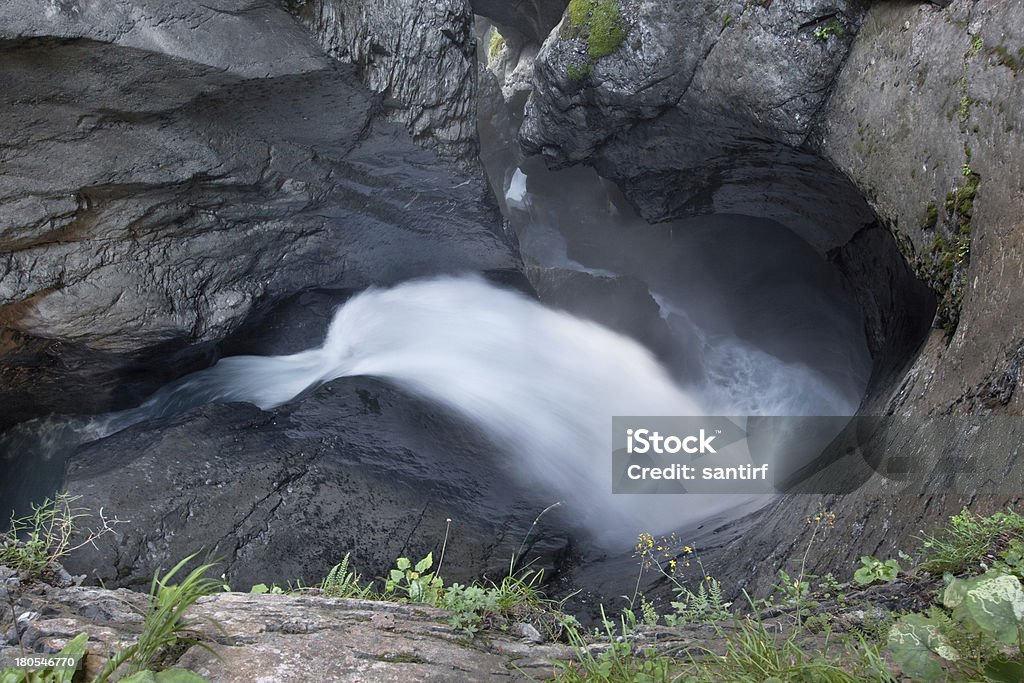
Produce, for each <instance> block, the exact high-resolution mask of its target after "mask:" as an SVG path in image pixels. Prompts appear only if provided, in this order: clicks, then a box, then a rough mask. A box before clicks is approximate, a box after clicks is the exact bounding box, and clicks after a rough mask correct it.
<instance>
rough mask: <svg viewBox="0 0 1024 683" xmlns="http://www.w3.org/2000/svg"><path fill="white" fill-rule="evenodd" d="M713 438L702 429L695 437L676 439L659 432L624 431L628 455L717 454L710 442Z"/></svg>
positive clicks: (646, 430) (645, 430) (642, 430)
mask: <svg viewBox="0 0 1024 683" xmlns="http://www.w3.org/2000/svg"><path fill="white" fill-rule="evenodd" d="M714 440H715V437H714V436H708V435H707V433H706V432H705V431H704V430H703V429H702V430H700V432H699V433H698V434H697V435H690V436H684V437H678V436H675V435H674V434H670V435H669V436H662V435H661V434H660V433H659V432H656V431H651V430H649V429H627V430H626V452H627V453H629V454H630V455H632V454H635V453H639V454H644V453H657V454H659V455H663V454H666V453H669V454H675V453H689V454H691V455H693V454H696V453H700V454H702V455H703V454H707V453H717V452H718V451H716V450H715V448H714V446H712V445H711V442H712V441H714Z"/></svg>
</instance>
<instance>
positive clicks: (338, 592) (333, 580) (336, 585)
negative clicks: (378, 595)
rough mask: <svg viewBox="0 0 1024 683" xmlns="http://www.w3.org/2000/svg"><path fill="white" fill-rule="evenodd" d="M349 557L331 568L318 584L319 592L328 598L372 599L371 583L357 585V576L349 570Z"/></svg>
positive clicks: (346, 555) (347, 554)
mask: <svg viewBox="0 0 1024 683" xmlns="http://www.w3.org/2000/svg"><path fill="white" fill-rule="evenodd" d="M349 555H350V553H345V557H344V558H343V559H342V560H341V562H339V563H338V564H336V565H334V566H333V567H332V568H331V571H329V572H328V573H327V576H326V577H325V578H324V580H323V581H321V582H320V590H321V592H323V594H324V595H326V596H327V597H329V598H359V599H361V600H366V599H369V598H371V597H373V583H372V582H371V583H369V584H367V585H365V586H361V585H359V581H360V577H359V575H358V574H357V573H356V572H355V571H353V570H351V569H349Z"/></svg>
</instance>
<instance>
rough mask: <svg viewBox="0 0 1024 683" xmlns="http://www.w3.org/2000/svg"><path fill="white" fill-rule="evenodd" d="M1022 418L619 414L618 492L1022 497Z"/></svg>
mask: <svg viewBox="0 0 1024 683" xmlns="http://www.w3.org/2000/svg"><path fill="white" fill-rule="evenodd" d="M1021 455H1024V418H1022V417H1021V416H1006V415H1003V416H934V415H933V416H922V417H908V416H884V417H872V416H859V415H858V416H856V417H721V416H711V417H708V416H701V417H693V416H619V417H614V418H612V491H613V493H627V494H636V493H676V494H678V493H740V494H762V493H774V492H779V493H783V492H785V493H849V492H851V491H854V490H858V489H867V490H869V491H871V492H877V493H886V494H912V495H923V494H934V493H957V494H1014V495H1019V494H1020V492H1021V491H1024V458H1022V457H1020V456H1021Z"/></svg>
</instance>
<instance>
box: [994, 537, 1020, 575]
mask: <svg viewBox="0 0 1024 683" xmlns="http://www.w3.org/2000/svg"><path fill="white" fill-rule="evenodd" d="M992 568H993V569H995V570H997V571H1001V572H1004V573H1006V574H1013V575H1014V576H1017V577H1020V578H1024V540H1022V539H1019V538H1012V539H1010V544H1009V546H1008V547H1007V548H1005V549H1003V550H1001V551H1000V552H999V559H998V560H996V561H995V563H994V564H993V565H992Z"/></svg>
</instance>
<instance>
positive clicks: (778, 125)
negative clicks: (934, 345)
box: [520, 1, 934, 384]
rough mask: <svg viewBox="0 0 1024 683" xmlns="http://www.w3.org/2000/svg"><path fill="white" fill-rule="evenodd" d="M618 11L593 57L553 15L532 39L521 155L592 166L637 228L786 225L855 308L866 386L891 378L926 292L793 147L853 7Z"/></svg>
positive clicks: (824, 174)
mask: <svg viewBox="0 0 1024 683" xmlns="http://www.w3.org/2000/svg"><path fill="white" fill-rule="evenodd" d="M765 5H767V6H765ZM621 7H622V14H621V16H622V26H623V29H624V30H625V31H626V34H625V38H624V40H623V42H622V43H621V45H620V46H619V47H618V48H617V49H616V50H615V51H613V52H612V53H611V54H610V55H608V56H606V57H603V58H599V59H594V58H592V57H590V56H589V55H588V54H587V45H588V43H587V37H586V33H585V31H582V32H581V30H580V29H579V28H578V27H576V28H574V27H573V25H572V22H571V19H570V18H569V17H568V16H567V17H566V18H565V19H564V20H563V22H562V24H561V26H560V28H559V29H558V30H556V31H554V32H552V34H551V36H550V37H549V38H548V40H547V41H546V42H545V44H544V46H543V48H542V49H541V51H540V54H539V55H538V56H537V66H536V87H535V90H534V92H533V94H532V95H531V97H530V99H529V101H528V102H527V105H526V113H525V118H524V121H523V125H522V128H521V130H520V141H521V142H522V144H523V146H524V148H525V149H526V150H527V151H528V152H534V153H539V154H541V155H543V157H544V159H545V160H546V161H547V162H548V164H549V165H551V166H563V165H566V164H575V163H586V164H590V165H592V166H594V167H595V168H596V169H597V170H598V172H599V173H601V175H602V176H604V177H607V178H610V179H612V180H614V181H616V183H617V184H618V185H619V187H620V188H621V189H622V191H623V192H624V194H625V195H626V197H627V198H628V199H629V201H630V202H631V203H632V204H634V205H635V206H636V207H637V208H638V209H639V211H640V213H641V215H643V216H644V217H645V218H647V219H648V220H652V221H661V220H667V219H674V218H681V217H685V216H692V215H697V214H703V213H738V214H744V215H749V216H757V217H764V218H770V219H772V220H775V221H777V222H779V223H782V224H783V225H785V226H787V227H788V228H790V229H791V230H793V231H794V232H796V233H797V234H798V235H800V236H801V237H802V238H803V239H804V240H805V241H807V242H808V243H809V244H810V245H811V246H812V247H814V248H815V249H816V250H817V251H818V252H819V253H820V254H821V255H822V256H824V257H826V258H827V259H828V260H829V261H831V262H832V263H833V264H834V265H835V266H836V268H837V270H838V272H839V273H840V274H841V276H842V278H843V284H844V287H846V288H847V289H848V290H849V292H850V294H851V295H852V297H853V298H854V300H856V301H857V302H858V304H859V307H860V309H861V313H862V314H863V317H864V319H865V329H866V332H867V337H868V345H869V348H870V350H871V352H872V356H873V357H874V358H875V372H874V375H873V377H872V382H873V384H877V383H879V382H882V381H884V379H885V378H887V377H890V376H891V375H892V374H893V373H898V372H899V371H900V370H901V369H902V367H903V365H904V363H905V362H906V360H907V358H908V357H909V356H910V355H911V354H912V353H913V352H914V351H915V350H916V348H917V346H918V345H919V344H920V340H921V339H922V337H923V336H924V334H925V333H926V330H927V326H928V321H929V320H930V318H931V312H930V311H931V308H932V306H933V305H934V304H933V298H932V295H931V294H930V293H929V292H928V290H927V288H926V287H925V286H923V285H922V284H921V283H919V282H917V281H916V278H915V277H914V276H913V274H912V273H911V271H910V269H908V268H907V266H906V264H905V263H904V262H903V260H902V258H901V257H900V255H899V252H898V250H897V248H896V245H895V242H894V241H893V239H892V238H891V236H890V235H889V234H888V233H887V232H886V231H885V230H884V228H883V227H882V226H881V225H880V224H879V223H878V221H877V219H876V217H875V215H874V214H873V212H872V211H871V209H870V207H869V206H868V205H867V203H866V202H865V201H864V199H863V198H862V197H861V196H860V193H859V192H858V190H857V188H856V187H855V186H854V185H853V184H852V183H850V181H849V180H848V179H847V178H845V177H844V176H843V175H842V174H840V173H838V172H837V171H836V169H835V168H834V167H833V166H832V165H831V164H830V163H829V162H828V161H826V160H823V159H822V158H820V156H819V155H817V154H815V153H813V152H811V151H808V150H807V149H806V147H805V146H804V143H805V142H806V141H807V140H808V138H809V136H810V135H811V133H812V131H813V130H814V125H815V122H816V121H817V120H818V113H819V111H820V110H821V108H822V107H823V106H824V104H825V101H826V99H827V97H828V94H829V92H830V87H831V84H832V83H833V81H834V80H835V78H836V76H837V73H838V71H839V69H840V67H841V66H842V64H843V61H844V59H845V58H846V55H847V52H848V49H849V47H850V45H851V43H852V42H853V39H854V36H855V35H856V32H857V30H858V27H859V25H860V22H861V20H862V15H863V12H864V10H865V4H864V3H861V2H841V3H835V2H818V1H808V2H796V3H733V4H728V3H727V4H726V5H724V6H723V5H718V4H709V3H704V4H703V5H701V4H700V3H676V4H664V3H636V4H634V3H623V4H622V5H621ZM880 268H881V270H882V272H883V273H884V277H881V278H880V277H878V275H879V269H880Z"/></svg>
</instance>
